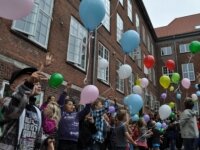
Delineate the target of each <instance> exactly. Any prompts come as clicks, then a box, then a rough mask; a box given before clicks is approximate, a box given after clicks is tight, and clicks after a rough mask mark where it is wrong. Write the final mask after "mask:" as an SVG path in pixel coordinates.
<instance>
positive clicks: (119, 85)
mask: <svg viewBox="0 0 200 150" xmlns="http://www.w3.org/2000/svg"><path fill="white" fill-rule="evenodd" d="M116 65H117V70H119V67H120V66H121V65H122V63H121V62H120V61H118V60H117V63H116ZM116 74H117V75H116V88H117V90H118V91H120V92H122V93H124V80H123V79H120V78H119V75H118V72H117V71H116Z"/></svg>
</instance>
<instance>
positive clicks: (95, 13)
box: [79, 0, 106, 31]
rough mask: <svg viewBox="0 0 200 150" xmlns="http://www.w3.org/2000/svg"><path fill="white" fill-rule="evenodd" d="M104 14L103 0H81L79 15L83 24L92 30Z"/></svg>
mask: <svg viewBox="0 0 200 150" xmlns="http://www.w3.org/2000/svg"><path fill="white" fill-rule="evenodd" d="M105 14H106V8H105V5H104V1H103V0H82V1H81V2H80V5H79V15H80V18H81V20H82V22H83V24H84V26H85V27H86V28H87V29H88V30H90V31H92V30H94V29H96V27H97V26H98V25H99V24H100V23H101V21H102V20H103V18H104V17H105Z"/></svg>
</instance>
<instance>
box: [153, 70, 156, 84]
mask: <svg viewBox="0 0 200 150" xmlns="http://www.w3.org/2000/svg"><path fill="white" fill-rule="evenodd" d="M152 76H153V84H154V85H156V73H155V69H153V71H152Z"/></svg>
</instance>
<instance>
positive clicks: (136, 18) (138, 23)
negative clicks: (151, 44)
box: [135, 13, 140, 35]
mask: <svg viewBox="0 0 200 150" xmlns="http://www.w3.org/2000/svg"><path fill="white" fill-rule="evenodd" d="M135 25H136V31H137V32H138V34H139V35H140V19H139V16H138V14H137V13H136V14H135Z"/></svg>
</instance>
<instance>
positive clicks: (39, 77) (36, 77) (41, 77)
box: [27, 71, 48, 83]
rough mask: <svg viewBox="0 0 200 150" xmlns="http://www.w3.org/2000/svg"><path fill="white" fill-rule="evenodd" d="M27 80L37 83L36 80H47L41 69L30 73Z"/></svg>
mask: <svg viewBox="0 0 200 150" xmlns="http://www.w3.org/2000/svg"><path fill="white" fill-rule="evenodd" d="M27 80H28V82H30V83H37V82H40V81H42V80H45V81H47V80H48V77H47V76H46V75H45V74H44V73H42V72H41V71H35V72H33V73H32V74H31V76H30V77H29V78H28V79H27Z"/></svg>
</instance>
